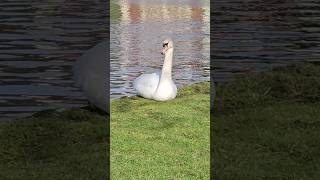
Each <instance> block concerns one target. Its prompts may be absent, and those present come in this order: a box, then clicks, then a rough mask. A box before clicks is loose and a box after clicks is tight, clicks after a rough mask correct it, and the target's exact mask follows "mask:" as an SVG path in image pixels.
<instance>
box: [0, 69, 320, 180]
mask: <svg viewBox="0 0 320 180" xmlns="http://www.w3.org/2000/svg"><path fill="white" fill-rule="evenodd" d="M319 82H320V66H319V65H314V64H310V63H306V64H297V65H294V66H288V67H281V68H275V69H274V70H272V71H266V72H262V73H251V74H246V75H241V76H240V77H236V78H235V80H234V81H230V82H228V83H223V84H218V85H217V86H216V90H217V94H216V99H215V107H214V112H213V113H211V114H210V110H209V104H210V102H209V101H210V100H209V97H210V96H209V93H210V82H203V83H196V84H193V85H190V86H187V87H184V88H182V89H180V90H179V91H178V96H177V98H176V99H175V100H172V101H168V102H156V101H152V100H147V99H143V98H139V97H137V96H133V97H129V98H128V97H127V98H126V97H125V98H121V99H118V100H116V101H112V103H111V120H110V121H111V122H110V128H111V130H112V131H111V132H109V131H108V126H107V124H108V123H107V122H108V120H109V116H108V115H106V114H101V113H98V112H96V111H95V110H94V109H90V108H82V109H68V110H65V111H61V112H56V111H47V112H41V113H37V114H35V115H33V116H32V117H28V118H25V119H20V120H18V121H6V122H0V137H1V138H0V145H1V146H2V147H3V148H1V149H0V162H2V163H1V164H0V171H1V172H2V174H1V175H0V177H3V178H4V179H6V178H15V179H26V177H30V176H28V175H30V174H32V177H33V178H38V179H41V178H42V179H45V178H47V177H49V176H50V177H53V178H54V177H55V178H56V179H61V178H67V177H69V178H70V177H72V178H79V177H82V178H85V177H88V178H89V177H90V178H92V177H94V179H102V178H105V177H107V176H108V172H107V168H108V167H107V166H108V164H107V163H106V162H103V161H101V159H108V157H109V154H107V153H106V152H107V148H108V146H109V141H108V138H107V137H108V136H109V133H111V134H110V136H111V139H112V144H111V147H110V151H111V154H112V156H111V163H112V164H113V165H112V166H111V168H112V171H111V173H112V174H111V177H115V178H118V177H128V178H132V177H133V176H132V174H140V175H141V178H143V177H148V178H153V177H154V176H153V175H155V176H157V177H163V178H173V177H177V178H199V177H200V178H206V177H209V161H210V159H209V152H210V149H209V134H210V133H211V135H212V139H211V140H212V141H213V144H215V146H213V149H211V150H212V155H213V156H212V158H213V159H211V162H213V163H214V162H220V163H217V164H214V169H215V171H213V172H212V173H213V175H214V176H216V177H217V178H221V179H228V178H231V179H232V178H235V177H239V178H244V179H250V178H254V177H264V178H289V177H293V178H297V179H299V178H302V177H306V176H308V177H318V176H317V172H319V171H315V170H317V167H319V166H318V164H319V163H318V162H319V160H320V154H319V153H318V149H320V143H319V138H318V137H319V136H320V126H318V124H319V123H318V117H320V103H319V101H320V83H319ZM210 115H211V123H212V124H211V132H210V130H209V127H210V126H209V125H210V117H209V116H210ZM146 158H147V159H146ZM244 162H245V163H244ZM164 163H165V164H166V165H165V166H159V164H164ZM124 164H125V165H126V166H123V165H124ZM177 164H179V166H176V165H177ZM195 166H196V167H198V168H197V169H194V167H195ZM129 170H130V171H129ZM79 172H81V173H79ZM226 172H228V173H226ZM270 172H272V173H270Z"/></svg>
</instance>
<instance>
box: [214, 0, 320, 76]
mask: <svg viewBox="0 0 320 180" xmlns="http://www.w3.org/2000/svg"><path fill="white" fill-rule="evenodd" d="M213 2H214V3H213V6H214V8H213V12H212V13H213V14H211V15H212V17H213V19H212V22H213V24H212V25H213V28H214V29H213V32H212V34H211V36H212V39H213V45H212V47H211V48H212V52H213V53H212V55H211V58H212V59H213V60H212V61H213V65H214V67H215V70H214V73H213V79H214V81H216V82H224V81H228V80H230V79H232V78H233V77H234V75H235V74H241V73H244V72H258V71H262V70H267V69H271V68H272V67H275V66H284V65H288V64H292V63H298V62H315V61H319V60H320V1H315V0H301V1H300V0H299V1H298V0H292V1H286V0H278V1H263V0H247V1H237V0H228V1H223V0H215V1H213Z"/></svg>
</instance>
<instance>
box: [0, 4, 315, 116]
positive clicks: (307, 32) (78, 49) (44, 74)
mask: <svg viewBox="0 0 320 180" xmlns="http://www.w3.org/2000/svg"><path fill="white" fill-rule="evenodd" d="M120 2H121V11H122V12H123V13H124V14H123V16H122V17H121V19H120V21H118V22H112V24H111V42H112V43H111V70H112V72H111V93H112V94H111V97H112V98H117V97H121V96H127V95H132V94H134V91H133V90H132V84H131V83H132V81H133V79H134V78H135V77H137V76H138V75H140V74H141V73H143V72H151V71H154V70H156V69H160V68H161V65H162V60H163V59H162V58H163V57H162V56H161V55H160V50H161V43H162V41H163V39H164V38H165V36H170V37H172V38H173V40H174V42H175V55H174V70H173V73H174V78H175V79H176V82H177V84H178V85H179V86H182V85H184V84H189V83H193V82H197V81H202V80H207V79H208V78H209V47H210V45H209V43H210V40H209V30H210V28H209V13H210V11H209V5H208V1H201V0H194V1H191V0H189V1H188V0H185V1H182V0H181V1H169V0H154V1H142V0H141V1H139V0H130V1H129V0H128V1H124V0H121V1H120ZM213 3H214V4H213V7H212V10H213V11H211V13H212V14H211V15H212V18H213V21H212V22H213V23H212V28H211V31H212V39H213V40H212V46H211V48H212V50H213V51H212V52H213V53H212V54H211V61H213V65H214V67H215V72H214V73H213V78H214V81H217V82H224V81H227V80H230V79H232V77H234V75H235V74H239V73H244V72H248V71H262V70H266V69H269V68H271V67H274V66H283V65H287V64H292V63H297V62H306V61H309V62H314V61H319V59H320V58H319V55H320V46H319V44H320V43H319V42H320V18H319V17H320V10H319V9H320V8H319V6H320V2H318V1H315V0H313V1H312V0H299V1H298V0H292V1H285V0H280V1H262V0H247V1H236V0H228V1H222V0H214V1H213ZM105 7H106V5H105V0H95V1H91V0H86V1H85V0H82V1H65V0H48V1H45V2H44V1H43V2H42V1H41V2H40V1H23V0H10V1H8V0H7V1H6V0H3V1H1V2H0V15H1V16H0V25H1V29H0V117H1V119H2V118H6V117H7V118H8V117H9V118H10V117H17V116H22V115H26V114H29V113H31V112H36V111H40V110H44V109H50V108H67V107H74V106H76V107H77V106H81V105H84V104H86V103H87V101H86V100H85V97H84V96H83V94H82V93H81V91H79V89H77V88H75V87H74V86H73V80H72V72H71V68H72V65H73V63H74V61H75V60H76V59H77V58H78V57H79V56H80V55H81V54H82V53H83V52H85V51H86V50H87V49H89V48H90V47H92V46H94V45H96V44H97V43H98V42H100V41H102V40H103V39H105V38H106V37H107V29H106V28H107V24H106V23H107V21H105V20H106V18H107V8H105Z"/></svg>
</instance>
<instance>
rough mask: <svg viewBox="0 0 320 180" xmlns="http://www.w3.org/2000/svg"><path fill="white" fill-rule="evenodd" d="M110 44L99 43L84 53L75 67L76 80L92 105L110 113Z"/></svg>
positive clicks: (106, 42) (105, 42)
mask: <svg viewBox="0 0 320 180" xmlns="http://www.w3.org/2000/svg"><path fill="white" fill-rule="evenodd" d="M108 47H109V42H108V41H104V42H102V43H99V44H98V45H96V46H95V47H93V48H92V49H90V50H89V51H87V52H86V53H84V54H83V55H82V56H81V57H80V58H79V59H78V60H77V61H76V63H75V65H74V67H73V73H74V80H75V81H76V85H77V86H78V87H80V88H81V89H82V90H83V91H84V93H85V94H86V96H87V97H88V99H89V101H90V103H92V104H94V105H95V106H97V107H98V108H100V109H101V110H103V111H105V112H107V113H109V103H108V96H109V92H110V91H109V84H108V81H107V80H108V79H109V73H108V72H107V70H108V69H109V68H108V63H107V61H108V60H109V52H108Z"/></svg>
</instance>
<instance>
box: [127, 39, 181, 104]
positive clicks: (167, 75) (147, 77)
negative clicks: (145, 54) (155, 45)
mask: <svg viewBox="0 0 320 180" xmlns="http://www.w3.org/2000/svg"><path fill="white" fill-rule="evenodd" d="M161 54H163V55H165V58H164V62H163V67H162V71H161V73H152V74H142V75H141V76H139V77H138V78H137V79H135V80H134V82H133V87H134V89H135V90H136V91H137V92H138V95H140V96H142V97H144V98H147V99H154V100H156V101H167V100H171V99H174V98H175V97H176V95H177V86H176V85H175V84H174V82H173V80H172V76H171V70H172V56H173V42H172V40H170V39H166V40H165V41H164V42H163V49H162V52H161Z"/></svg>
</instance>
